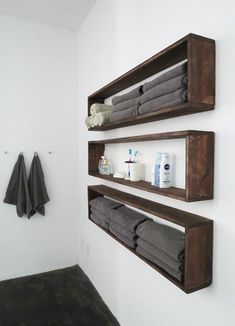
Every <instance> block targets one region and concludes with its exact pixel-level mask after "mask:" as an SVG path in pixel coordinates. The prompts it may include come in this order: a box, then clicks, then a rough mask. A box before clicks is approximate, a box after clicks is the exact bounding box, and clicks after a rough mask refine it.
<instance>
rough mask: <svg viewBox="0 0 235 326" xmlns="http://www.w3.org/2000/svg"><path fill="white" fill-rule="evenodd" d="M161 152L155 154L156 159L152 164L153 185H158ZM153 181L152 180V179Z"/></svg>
mask: <svg viewBox="0 0 235 326" xmlns="http://www.w3.org/2000/svg"><path fill="white" fill-rule="evenodd" d="M161 161H162V153H157V154H156V161H155V166H154V186H155V187H160V169H161ZM152 182H153V180H152Z"/></svg>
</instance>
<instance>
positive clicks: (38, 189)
mask: <svg viewBox="0 0 235 326" xmlns="http://www.w3.org/2000/svg"><path fill="white" fill-rule="evenodd" d="M28 184H29V194H30V198H31V202H32V210H31V211H30V212H29V214H28V218H30V217H31V216H33V215H34V214H35V213H36V212H38V213H39V214H41V215H45V206H44V205H45V204H46V203H47V202H48V201H49V197H48V194H47V190H46V185H45V180H44V173H43V170H42V165H41V162H40V159H39V156H38V154H37V153H35V154H34V158H33V161H32V164H31V168H30V172H29V181H28Z"/></svg>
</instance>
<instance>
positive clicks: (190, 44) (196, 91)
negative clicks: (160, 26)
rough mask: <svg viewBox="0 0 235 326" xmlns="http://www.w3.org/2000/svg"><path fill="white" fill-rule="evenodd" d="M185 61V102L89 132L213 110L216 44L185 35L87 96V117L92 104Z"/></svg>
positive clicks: (204, 38) (206, 39)
mask: <svg viewBox="0 0 235 326" xmlns="http://www.w3.org/2000/svg"><path fill="white" fill-rule="evenodd" d="M185 59H187V61H188V73H187V77H188V102H187V103H185V104H181V105H177V106H171V107H167V108H163V109H160V110H157V111H156V112H152V113H148V114H146V115H142V116H138V117H135V118H131V119H127V120H121V121H118V122H114V123H107V124H105V125H103V126H101V127H95V128H92V129H90V130H94V131H104V130H110V129H115V128H121V127H126V126H130V125H135V124H140V123H145V122H150V121H156V120H162V119H168V118H173V117H178V116H182V115H187V114H192V113H198V112H204V111H209V110H212V109H214V105H215V41H214V40H212V39H209V38H206V37H203V36H199V35H195V34H188V35H187V36H185V37H184V38H182V39H180V40H179V41H177V42H176V43H174V44H172V45H170V46H169V47H167V48H166V49H164V50H163V51H161V52H159V53H157V54H156V55H154V56H153V57H151V58H150V59H148V60H146V61H144V62H143V63H141V64H140V65H138V66H136V67H135V68H133V69H131V70H130V71H128V72H127V73H125V74H124V75H122V76H121V77H119V78H117V79H115V80H114V81H112V82H111V83H109V84H108V85H106V86H104V87H103V88H101V89H100V90H98V91H97V92H95V93H94V94H92V95H90V96H89V97H88V115H89V108H90V106H91V105H92V104H93V103H104V101H105V99H106V98H108V97H110V96H112V95H114V94H116V93H118V92H120V91H122V90H125V89H126V88H128V87H130V86H133V85H135V84H136V83H138V82H141V81H143V80H145V79H146V78H148V77H151V76H153V75H154V74H156V73H158V72H160V71H162V70H164V69H166V68H169V67H171V66H173V65H174V64H177V63H179V62H181V61H182V60H185Z"/></svg>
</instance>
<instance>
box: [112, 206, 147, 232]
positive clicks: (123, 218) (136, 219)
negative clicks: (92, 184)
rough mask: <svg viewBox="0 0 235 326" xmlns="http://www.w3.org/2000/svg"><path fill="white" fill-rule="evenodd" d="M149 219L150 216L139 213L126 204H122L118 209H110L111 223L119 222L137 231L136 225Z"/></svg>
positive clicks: (128, 228) (130, 229)
mask: <svg viewBox="0 0 235 326" xmlns="http://www.w3.org/2000/svg"><path fill="white" fill-rule="evenodd" d="M147 219H148V217H147V216H145V215H143V214H142V213H139V212H137V211H135V210H133V209H130V208H128V207H126V206H122V207H119V208H118V209H115V210H112V211H110V219H109V223H110V224H111V223H116V224H119V225H121V226H122V227H124V228H126V229H127V230H129V231H132V232H135V229H136V227H137V226H138V225H139V224H140V223H142V222H143V221H146V220H147Z"/></svg>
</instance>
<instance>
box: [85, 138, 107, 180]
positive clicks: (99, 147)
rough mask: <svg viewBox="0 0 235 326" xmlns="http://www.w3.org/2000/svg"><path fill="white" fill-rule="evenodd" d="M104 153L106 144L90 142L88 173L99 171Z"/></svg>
mask: <svg viewBox="0 0 235 326" xmlns="http://www.w3.org/2000/svg"><path fill="white" fill-rule="evenodd" d="M102 155H104V144H94V143H93V144H92V143H88V174H90V173H98V163H99V160H100V158H101V156H102Z"/></svg>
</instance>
